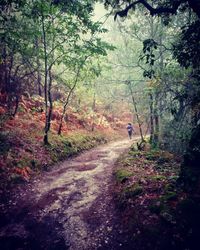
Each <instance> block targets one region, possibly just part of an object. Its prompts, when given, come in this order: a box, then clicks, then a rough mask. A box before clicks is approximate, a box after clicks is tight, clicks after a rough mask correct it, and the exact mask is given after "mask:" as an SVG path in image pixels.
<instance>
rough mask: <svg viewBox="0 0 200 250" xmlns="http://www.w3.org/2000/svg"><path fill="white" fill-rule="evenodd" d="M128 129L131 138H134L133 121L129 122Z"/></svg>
mask: <svg viewBox="0 0 200 250" xmlns="http://www.w3.org/2000/svg"><path fill="white" fill-rule="evenodd" d="M126 129H127V131H128V136H129V138H130V139H131V138H132V134H133V132H134V129H133V126H132V124H131V123H128V126H127V127H126Z"/></svg>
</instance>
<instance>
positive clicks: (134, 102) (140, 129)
mask: <svg viewBox="0 0 200 250" xmlns="http://www.w3.org/2000/svg"><path fill="white" fill-rule="evenodd" d="M128 86H129V89H130V92H131V98H132V102H133V106H134V110H135V115H136V119H137V123H138V126H139V131H140V137H141V141H142V142H143V141H144V137H143V132H142V123H141V121H140V117H139V114H138V109H137V103H136V101H135V98H134V95H133V90H132V88H131V83H130V82H128Z"/></svg>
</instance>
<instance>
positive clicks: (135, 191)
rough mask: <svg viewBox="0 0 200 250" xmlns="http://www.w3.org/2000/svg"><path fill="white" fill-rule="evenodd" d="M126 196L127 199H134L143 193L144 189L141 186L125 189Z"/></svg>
mask: <svg viewBox="0 0 200 250" xmlns="http://www.w3.org/2000/svg"><path fill="white" fill-rule="evenodd" d="M123 192H124V194H125V197H126V198H127V199H129V198H134V197H135V196H137V195H139V194H141V193H142V192H143V187H142V186H140V185H137V184H136V185H132V186H129V187H126V188H125V189H124V191H123Z"/></svg>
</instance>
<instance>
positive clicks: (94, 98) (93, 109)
mask: <svg viewBox="0 0 200 250" xmlns="http://www.w3.org/2000/svg"><path fill="white" fill-rule="evenodd" d="M95 108H96V93H95V92H94V95H93V104H92V111H93V116H92V131H94V112H95Z"/></svg>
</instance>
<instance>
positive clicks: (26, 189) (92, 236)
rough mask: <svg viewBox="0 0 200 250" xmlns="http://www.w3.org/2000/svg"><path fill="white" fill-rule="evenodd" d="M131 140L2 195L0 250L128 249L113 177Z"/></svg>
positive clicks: (80, 158)
mask: <svg viewBox="0 0 200 250" xmlns="http://www.w3.org/2000/svg"><path fill="white" fill-rule="evenodd" d="M133 140H135V139H133ZM133 140H123V141H116V142H111V143H109V144H106V145H103V146H99V147H97V148H95V149H92V150H90V151H87V152H84V153H82V154H81V155H79V156H78V157H76V158H73V159H70V160H66V161H64V162H62V163H60V164H58V165H56V166H54V167H53V168H52V169H51V170H49V171H48V172H43V174H42V175H41V176H40V177H39V178H35V179H33V180H32V181H31V182H30V183H28V184H26V185H20V186H18V187H16V189H15V190H14V191H12V194H9V195H4V196H2V197H1V204H0V246H1V250H15V249H18V250H19V249H27V250H28V249H29V250H32V249H37V250H39V249H48V250H49V249H51V250H53V249H59V250H64V249H69V250H79V249H81V250H86V249H87V250H95V249H99V250H103V249H115V250H117V249H127V248H126V243H125V242H126V239H125V238H124V235H123V229H122V228H121V225H120V220H119V217H118V216H119V215H118V212H117V210H116V209H115V204H114V201H113V195H112V173H113V168H114V163H115V161H116V159H117V158H118V157H119V155H120V154H122V153H123V152H125V151H126V150H128V148H129V147H130V146H131V144H132V143H133Z"/></svg>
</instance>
